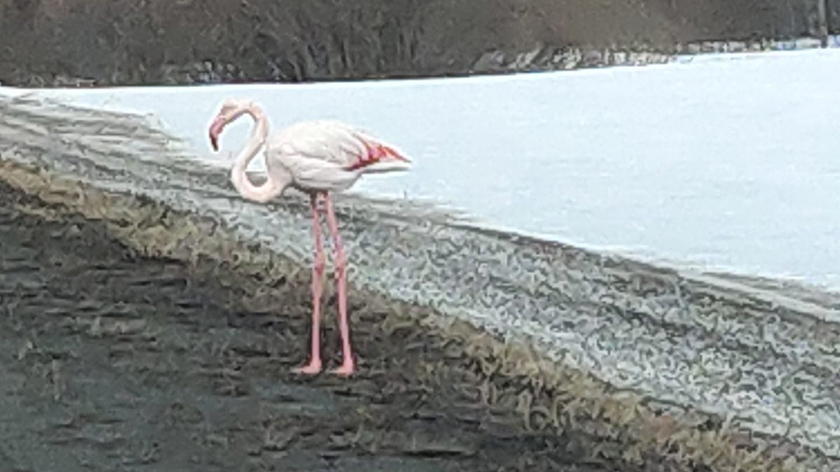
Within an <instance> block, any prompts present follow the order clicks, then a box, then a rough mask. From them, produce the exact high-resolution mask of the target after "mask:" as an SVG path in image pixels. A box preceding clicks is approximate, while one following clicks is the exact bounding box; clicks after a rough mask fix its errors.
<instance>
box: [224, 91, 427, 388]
mask: <svg viewBox="0 0 840 472" xmlns="http://www.w3.org/2000/svg"><path fill="white" fill-rule="evenodd" d="M244 114H248V115H250V116H251V118H253V119H254V122H255V126H254V128H253V129H252V132H251V139H250V140H249V141H248V144H247V145H246V146H245V148H244V149H243V150H242V151H241V152H240V153H239V155H238V156H237V158H236V162H235V164H234V165H233V169H232V171H231V174H230V176H231V181H232V182H233V186H234V187H236V190H238V191H239V193H240V194H241V195H242V196H243V197H244V198H247V199H249V200H252V201H255V202H260V203H265V202H267V201H269V200H271V199H273V198H275V197H278V196H280V195H282V194H283V192H284V191H285V190H286V189H287V188H289V187H292V188H295V189H297V190H300V191H302V192H305V193H308V194H309V197H310V199H309V201H310V209H311V213H312V234H313V236H314V238H315V263H314V266H313V271H312V342H311V345H312V348H311V349H312V351H311V355H310V360H309V363H308V364H306V365H305V366H303V367H299V368H296V369H295V372H298V373H300V374H306V375H314V374H317V373H319V372H321V331H320V328H321V295H322V293H323V286H322V276H323V273H324V264H325V257H324V248H323V242H322V236H321V216H322V210H321V208H320V206H319V203H320V202H321V201H322V202H323V204H324V207H325V209H326V220H327V226H328V228H329V231H330V234H331V236H332V238H333V246H334V251H335V256H334V262H333V263H334V266H335V275H336V283H337V285H338V317H339V331H340V333H341V347H342V357H343V359H342V364H341V367H339V368H337V369H334V370H332V371H331V372H332V373H334V374H337V375H343V376H348V375H351V374H352V373H353V372H354V370H355V362H354V359H353V352H352V349H351V347H350V324H349V321H348V319H347V293H346V283H347V278H346V272H345V267H346V258H345V254H344V250H343V248H342V244H341V238H340V236H339V232H338V223H337V222H336V218H335V213H334V211H333V206H332V202H331V201H330V192H339V191H343V190H346V189H348V188H350V187H351V186H352V185H353V184H355V183H356V181H357V180H358V179H359V177H361V176H362V175H363V174H367V173H372V172H387V171H401V170H408V169H409V168H410V163H411V161H409V160H408V159H407V158H406V157H404V156H403V155H402V154H401V153H400V152H398V151H396V150H395V149H394V148H393V147H391V146H389V145H386V144H385V143H383V142H382V141H381V140H378V139H375V138H373V137H371V136H369V135H367V134H365V133H363V132H362V131H360V130H358V129H356V128H354V127H352V126H350V125H348V124H345V123H342V122H339V121H310V122H303V123H297V124H294V125H292V126H289V127H287V128H285V129H283V130H281V131H280V132H279V133H277V134H274V135H272V136H268V118H267V117H266V115H265V113H263V111H262V109H260V107H259V106H257V105H256V104H255V103H253V102H251V101H249V100H240V99H229V100H226V101H225V102H224V103H223V104H222V107H221V109H220V110H219V113H218V115H217V116H216V118H215V119H214V120H213V123H212V124H211V125H210V143H211V145H212V146H213V149H214V150H215V151H218V150H219V147H218V139H219V135H220V134H221V133H222V130H223V129H224V127H225V126H226V125H228V124H230V123H231V122H233V121H234V120H236V119H237V118H239V117H241V116H242V115H244ZM263 146H265V164H266V170H267V177H268V179H267V180H266V181H265V182H264V183H263V184H261V185H255V184H254V183H253V182H251V180H250V179H249V177H248V172H247V171H246V169H247V167H248V164H249V163H250V162H251V160H252V159H253V158H254V157H255V156H256V155H257V152H258V151H259V150H260V148H262V147H263Z"/></svg>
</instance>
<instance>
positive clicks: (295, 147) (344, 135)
mask: <svg viewBox="0 0 840 472" xmlns="http://www.w3.org/2000/svg"><path fill="white" fill-rule="evenodd" d="M279 141H280V142H279V143H278V144H279V145H280V146H281V148H283V151H284V152H285V153H290V154H296V155H299V156H302V157H307V158H310V159H318V160H321V161H324V162H325V163H329V164H332V165H334V166H337V167H339V168H341V169H342V170H345V171H357V170H364V168H365V167H367V166H369V165H372V164H375V163H376V162H378V161H380V160H381V159H382V158H383V157H386V156H391V157H395V158H397V159H404V158H403V157H402V155H400V153H399V152H397V151H396V150H394V149H393V148H392V147H390V146H388V145H386V144H384V143H382V142H381V141H380V140H378V139H376V138H373V137H372V136H370V135H369V134H367V133H366V132H364V131H362V130H360V129H358V128H355V127H353V126H351V125H348V124H346V123H342V122H340V121H328V120H321V121H311V122H306V123H299V124H296V125H292V126H291V127H289V128H286V129H285V130H284V131H283V132H282V133H281V136H280V137H279Z"/></svg>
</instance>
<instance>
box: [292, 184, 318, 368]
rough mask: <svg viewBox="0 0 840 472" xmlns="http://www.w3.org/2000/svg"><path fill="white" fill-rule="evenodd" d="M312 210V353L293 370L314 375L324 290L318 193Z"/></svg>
mask: <svg viewBox="0 0 840 472" xmlns="http://www.w3.org/2000/svg"><path fill="white" fill-rule="evenodd" d="M310 207H311V210H312V235H313V236H314V237H315V265H314V266H313V267H312V338H311V339H312V353H311V356H310V358H309V364H307V365H305V366H303V367H299V368H297V369H295V372H297V373H299V374H305V375H314V374H317V373H319V372H321V294H322V293H323V291H324V287H323V277H324V262H325V261H324V243H323V238H322V237H321V213H320V211H319V210H318V195H317V194H316V195H312V197H311V199H310Z"/></svg>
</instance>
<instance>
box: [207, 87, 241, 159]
mask: <svg viewBox="0 0 840 472" xmlns="http://www.w3.org/2000/svg"><path fill="white" fill-rule="evenodd" d="M250 106H251V102H249V101H248V100H241V99H234V98H231V99H227V100H225V101H224V102H223V103H222V107H221V108H220V109H219V112H218V113H217V114H216V118H214V119H213V122H212V123H210V132H209V134H210V145H211V146H213V150H214V151H218V150H219V135H221V134H222V131H223V130H224V129H225V126H227V125H229V124H230V123H231V122H233V121H234V120H236V119H237V118H239V117H240V116H242V114H243V113H245V112H246V111H247V110H248V109H249V107H250Z"/></svg>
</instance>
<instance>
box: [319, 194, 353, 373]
mask: <svg viewBox="0 0 840 472" xmlns="http://www.w3.org/2000/svg"><path fill="white" fill-rule="evenodd" d="M324 205H325V206H326V209H327V226H328V227H329V229H330V234H331V235H332V239H333V246H334V248H333V249H334V251H335V258H334V260H333V264H334V265H335V278H336V283H337V285H338V329H339V332H340V333H341V356H342V363H341V367H339V368H337V369H335V370H333V371H332V373H334V374H337V375H345V376H346V375H351V374H352V373H353V371H354V370H355V361H354V360H353V350H352V349H351V348H350V322H349V320H348V319H347V273H346V267H347V258H346V257H345V255H344V248H343V247H342V245H341V236H340V235H339V234H338V222H337V221H336V219H335V212H334V211H333V206H332V201H331V200H330V196H329V195H326V196H325V198H324Z"/></svg>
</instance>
